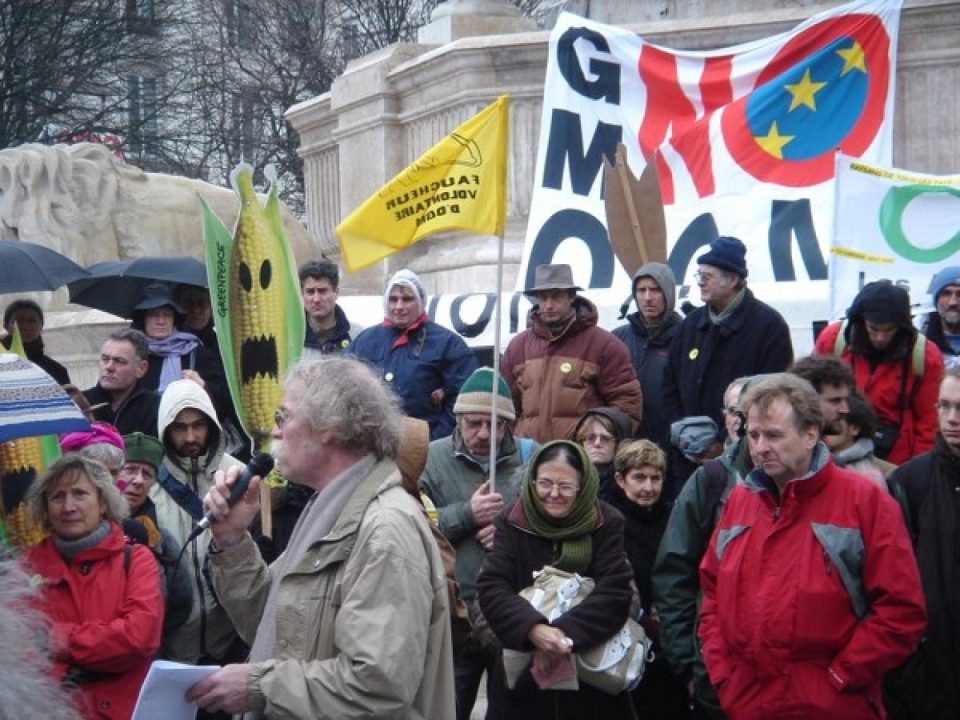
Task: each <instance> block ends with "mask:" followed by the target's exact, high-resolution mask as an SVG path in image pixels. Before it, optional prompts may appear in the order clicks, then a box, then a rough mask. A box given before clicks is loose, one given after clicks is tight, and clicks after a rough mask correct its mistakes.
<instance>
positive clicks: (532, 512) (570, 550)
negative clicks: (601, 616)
mask: <svg viewBox="0 0 960 720" xmlns="http://www.w3.org/2000/svg"><path fill="white" fill-rule="evenodd" d="M559 445H565V446H567V447H568V448H569V449H570V450H572V451H573V453H574V454H575V455H576V456H577V457H578V458H580V465H581V466H582V467H583V476H582V477H581V479H580V492H579V493H578V494H577V497H576V498H575V499H574V501H573V505H572V506H571V507H570V511H569V512H568V513H567V514H566V515H564V516H563V517H559V518H557V517H552V516H551V515H548V514H547V512H546V510H544V507H543V503H542V502H541V501H540V498H539V496H538V495H537V490H536V487H535V483H536V480H537V473H536V470H537V468H538V467H539V466H540V463H541V462H542V460H541V458H543V457H544V455H545V454H546V453H547V452H549V451H550V449H551V448H556V447H557V446H559ZM561 457H563V456H561ZM558 459H559V458H558ZM563 462H567V461H566V458H564V459H563ZM599 486H600V477H599V476H598V475H597V468H596V467H594V465H593V462H591V460H590V458H588V457H587V454H586V452H584V450H583V448H582V447H580V446H579V445H577V444H576V443H574V442H570V441H569V440H557V441H555V442H551V443H547V444H546V445H544V446H543V447H542V448H540V450H538V451H537V454H536V455H534V456H533V460H532V461H531V462H530V465H529V466H528V467H527V474H526V475H525V476H524V478H523V489H522V490H521V495H520V497H521V500H522V502H523V511H524V513H525V514H526V516H527V522H529V523H530V527H531V528H533V531H534V532H535V533H536V534H537V535H539V536H540V537H542V538H546V539H547V540H553V541H554V542H557V543H559V544H560V549H559V556H558V557H554V558H553V561H552V565H553V566H554V567H556V568H559V569H561V570H566V571H567V572H583V571H585V570H586V569H587V567H589V565H590V560H591V558H592V556H593V535H592V534H591V533H592V531H593V528H594V526H595V525H596V524H597V488H598V487H599Z"/></svg>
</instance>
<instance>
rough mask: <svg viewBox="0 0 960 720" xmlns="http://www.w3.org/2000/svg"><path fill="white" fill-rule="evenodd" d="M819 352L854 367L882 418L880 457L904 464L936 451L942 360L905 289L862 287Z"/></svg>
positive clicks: (881, 284) (882, 284) (883, 283)
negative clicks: (924, 332) (920, 325)
mask: <svg viewBox="0 0 960 720" xmlns="http://www.w3.org/2000/svg"><path fill="white" fill-rule="evenodd" d="M815 351H816V352H818V353H820V354H823V355H836V356H838V357H839V358H840V359H841V360H843V361H844V362H846V363H849V364H850V366H851V367H852V368H853V374H854V381H855V384H856V387H857V389H858V390H860V391H861V392H862V393H863V394H864V395H865V396H866V397H867V399H868V400H869V401H870V404H871V405H873V408H874V410H876V411H877V415H878V416H879V418H880V429H879V431H878V432H877V434H876V436H875V439H874V446H875V447H874V453H875V454H876V455H877V457H880V458H881V459H884V460H887V461H889V462H891V463H893V464H894V465H900V464H902V463H904V462H906V461H907V460H909V459H910V458H912V457H914V456H916V455H919V454H920V453H922V452H926V451H927V450H930V449H931V448H932V447H933V440H934V435H935V433H936V430H937V410H936V402H937V389H938V388H939V387H940V381H941V380H942V379H943V355H942V354H941V353H940V350H939V349H938V348H937V346H936V345H934V344H933V343H932V342H930V341H929V340H927V339H926V338H925V337H924V336H923V335H921V334H920V333H919V332H917V330H916V328H914V326H913V323H912V322H911V318H910V296H909V294H908V293H907V291H906V290H904V289H903V288H902V287H899V286H897V285H894V284H893V283H891V282H890V281H889V280H878V281H876V282H872V283H867V284H866V285H864V286H863V289H862V290H861V291H860V292H859V293H858V294H857V296H856V297H855V298H854V299H853V303H852V304H851V305H850V309H849V310H847V317H846V319H845V320H842V321H839V322H835V323H832V324H831V325H828V326H827V327H826V328H825V329H824V330H823V332H821V333H820V336H819V337H818V338H817V342H816V346H815Z"/></svg>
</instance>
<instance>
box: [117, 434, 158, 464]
mask: <svg viewBox="0 0 960 720" xmlns="http://www.w3.org/2000/svg"><path fill="white" fill-rule="evenodd" d="M123 443H124V447H125V448H126V451H125V453H124V459H125V460H126V462H141V463H146V464H147V465H153V467H154V468H158V467H160V463H162V462H163V443H162V442H160V441H159V440H157V439H156V438H155V437H152V436H150V435H144V434H143V433H142V432H135V433H132V434H130V435H124V436H123Z"/></svg>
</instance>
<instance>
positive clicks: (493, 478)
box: [490, 232, 503, 492]
mask: <svg viewBox="0 0 960 720" xmlns="http://www.w3.org/2000/svg"><path fill="white" fill-rule="evenodd" d="M496 291H497V294H496V295H495V296H494V298H495V299H494V301H493V388H492V389H491V391H490V392H491V393H492V398H493V402H492V403H491V406H490V492H496V486H497V451H498V449H499V448H498V447H497V445H498V442H497V420H498V419H499V418H498V416H497V400H498V397H499V394H500V312H501V307H502V303H501V302H500V299H501V293H502V291H503V232H501V233H500V235H499V236H498V237H497V288H496Z"/></svg>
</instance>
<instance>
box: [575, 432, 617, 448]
mask: <svg viewBox="0 0 960 720" xmlns="http://www.w3.org/2000/svg"><path fill="white" fill-rule="evenodd" d="M616 440H617V439H616V438H615V437H614V436H613V435H606V434H604V433H590V434H589V435H584V436H583V442H584V444H589V445H593V444H600V445H609V444H611V443H613V442H616Z"/></svg>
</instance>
